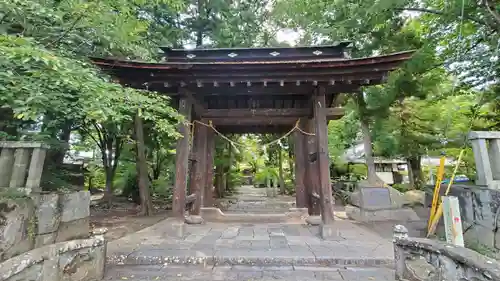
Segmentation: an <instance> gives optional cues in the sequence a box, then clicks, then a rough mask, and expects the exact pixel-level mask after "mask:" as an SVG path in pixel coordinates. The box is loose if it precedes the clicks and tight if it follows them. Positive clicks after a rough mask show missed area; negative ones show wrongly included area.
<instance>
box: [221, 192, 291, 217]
mask: <svg viewBox="0 0 500 281" xmlns="http://www.w3.org/2000/svg"><path fill="white" fill-rule="evenodd" d="M228 199H229V200H231V199H233V200H234V201H236V203H235V204H232V205H231V206H229V207H228V209H227V210H225V212H228V213H246V214H248V213H252V214H256V213H260V214H262V213H264V214H274V213H281V214H282V213H284V212H286V211H288V209H289V208H293V207H295V198H294V197H292V196H283V195H277V196H276V197H266V189H265V188H255V187H253V186H250V185H244V186H241V187H239V188H238V190H237V194H235V195H233V196H230V197H229V198H228Z"/></svg>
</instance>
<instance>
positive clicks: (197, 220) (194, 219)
mask: <svg viewBox="0 0 500 281" xmlns="http://www.w3.org/2000/svg"><path fill="white" fill-rule="evenodd" d="M184 221H185V222H186V223H187V224H202V223H204V222H205V221H204V220H203V218H202V217H201V216H194V215H191V216H187V217H186V218H185V220H184Z"/></svg>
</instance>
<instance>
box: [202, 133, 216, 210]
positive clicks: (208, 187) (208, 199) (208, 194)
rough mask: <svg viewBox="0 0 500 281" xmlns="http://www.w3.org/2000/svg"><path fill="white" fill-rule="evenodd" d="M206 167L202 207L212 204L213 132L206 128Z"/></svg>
mask: <svg viewBox="0 0 500 281" xmlns="http://www.w3.org/2000/svg"><path fill="white" fill-rule="evenodd" d="M206 155H207V165H206V183H205V196H204V201H203V206H204V207H212V206H213V204H214V202H213V198H214V190H213V186H214V184H213V182H214V156H215V132H214V131H213V130H212V128H207V154H206Z"/></svg>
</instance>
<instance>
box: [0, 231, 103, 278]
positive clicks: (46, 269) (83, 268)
mask: <svg viewBox="0 0 500 281" xmlns="http://www.w3.org/2000/svg"><path fill="white" fill-rule="evenodd" d="M105 262H106V242H105V240H104V237H103V236H102V235H99V236H96V237H92V238H90V239H85V240H73V241H69V242H60V243H56V244H51V245H47V246H43V247H41V248H37V249H34V250H31V251H28V252H26V253H24V254H21V255H18V256H16V257H14V258H11V259H9V260H7V261H4V262H2V263H0V280H1V281H25V280H29V281H91V280H101V279H102V278H103V275H104V266H105Z"/></svg>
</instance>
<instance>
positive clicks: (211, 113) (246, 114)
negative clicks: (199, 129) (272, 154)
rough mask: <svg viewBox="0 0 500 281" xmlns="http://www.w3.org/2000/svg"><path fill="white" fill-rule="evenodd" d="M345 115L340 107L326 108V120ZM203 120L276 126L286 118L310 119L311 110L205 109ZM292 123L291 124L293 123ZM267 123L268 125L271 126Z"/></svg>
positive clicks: (284, 122) (283, 122)
mask: <svg viewBox="0 0 500 281" xmlns="http://www.w3.org/2000/svg"><path fill="white" fill-rule="evenodd" d="M344 113H345V109H344V108H341V107H331V108H326V116H327V119H329V120H331V119H338V118H340V117H342V116H343V115H344ZM202 116H203V118H207V119H227V118H231V119H230V120H227V121H228V122H230V123H234V122H239V121H243V122H246V121H245V120H248V119H251V120H248V121H249V122H252V123H255V122H257V121H259V122H260V121H269V122H271V123H273V122H278V123H277V124H286V123H289V122H288V121H279V120H280V119H282V120H288V119H287V118H292V119H290V120H295V121H297V118H300V117H311V116H312V110H311V109H310V108H258V109H206V110H205V111H204V112H203V115H202ZM295 121H293V122H295ZM271 123H269V124H271Z"/></svg>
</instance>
